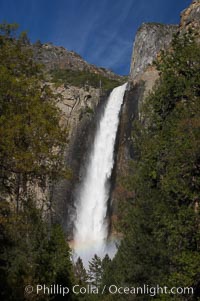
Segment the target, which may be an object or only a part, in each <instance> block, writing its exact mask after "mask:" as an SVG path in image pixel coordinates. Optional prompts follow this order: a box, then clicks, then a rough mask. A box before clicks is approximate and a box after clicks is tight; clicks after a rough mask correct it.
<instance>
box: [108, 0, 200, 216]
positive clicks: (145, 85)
mask: <svg viewBox="0 0 200 301" xmlns="http://www.w3.org/2000/svg"><path fill="white" fill-rule="evenodd" d="M190 28H191V29H193V30H195V31H196V32H197V34H198V35H197V39H198V41H199V42H200V38H199V37H200V35H199V33H200V30H199V29H200V1H199V0H194V1H192V3H191V5H190V6H189V7H188V8H186V9H185V10H184V11H183V12H182V13H181V19H180V24H179V25H164V24H156V23H144V24H142V26H141V27H140V28H139V29H138V32H137V34H136V37H135V41H134V43H133V53H132V58H131V67H130V76H129V88H128V91H127V92H126V95H125V99H124V104H123V108H122V112H121V121H120V127H119V134H118V143H117V147H116V150H117V155H116V157H117V159H116V167H115V175H116V176H115V184H114V189H113V192H112V197H111V198H112V204H113V206H112V207H113V217H112V219H113V220H115V219H116V218H117V216H118V214H119V212H118V203H119V201H120V199H123V197H126V198H127V197H129V195H127V194H130V192H127V191H126V190H125V189H124V187H123V182H122V181H121V178H123V176H126V175H128V174H129V162H130V160H131V158H133V156H134V149H133V147H132V144H131V132H132V130H133V128H132V124H133V121H134V119H135V118H136V116H138V114H139V112H140V107H141V104H142V103H143V102H144V101H145V98H146V96H147V95H148V93H149V92H150V91H151V90H152V88H153V86H154V85H155V82H156V81H157V80H158V78H159V73H158V71H157V70H156V68H155V66H154V65H153V64H152V63H153V61H154V60H156V58H158V57H159V53H160V51H161V50H162V49H163V50H165V49H167V48H170V43H171V41H172V37H173V34H175V33H177V34H180V35H182V34H184V33H185V32H187V31H188V30H189V29H190ZM130 197H132V194H131V195H130Z"/></svg>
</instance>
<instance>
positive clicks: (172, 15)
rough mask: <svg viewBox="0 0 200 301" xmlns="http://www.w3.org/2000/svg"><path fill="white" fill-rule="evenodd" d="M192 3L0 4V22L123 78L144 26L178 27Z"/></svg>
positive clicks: (46, 0)
mask: <svg viewBox="0 0 200 301" xmlns="http://www.w3.org/2000/svg"><path fill="white" fill-rule="evenodd" d="M191 2H192V0H0V22H2V21H4V20H5V21H7V22H8V23H13V22H16V23H18V24H19V25H20V28H21V30H27V31H28V34H29V37H30V39H31V41H32V42H35V41H36V40H38V39H40V40H41V41H42V42H44V43H45V42H52V43H54V44H55V45H58V46H64V47H65V48H67V49H69V50H74V51H76V52H77V53H79V54H80V55H81V56H82V57H83V58H84V59H85V60H86V61H88V62H89V63H92V64H95V65H97V66H102V67H106V68H109V69H112V70H113V71H114V72H116V73H119V74H128V73H129V67H130V58H131V52H132V44H133V40H134V36H135V33H136V31H137V28H138V27H139V26H140V25H141V24H142V23H143V22H161V23H166V24H177V23H179V20H180V12H181V11H182V10H183V9H184V8H186V7H187V6H188V5H189V4H190V3H191Z"/></svg>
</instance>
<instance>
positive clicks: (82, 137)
mask: <svg viewBox="0 0 200 301" xmlns="http://www.w3.org/2000/svg"><path fill="white" fill-rule="evenodd" d="M52 89H53V90H54V91H55V93H59V94H60V96H61V97H60V101H59V102H58V106H59V108H60V109H61V112H62V120H61V123H62V124H63V125H64V126H67V128H68V129H69V133H68V145H67V147H66V150H65V164H66V167H67V168H68V169H69V170H70V172H71V174H72V176H71V178H70V179H68V180H67V179H63V180H61V181H60V182H59V183H56V184H55V185H54V188H53V195H52V198H53V200H54V204H55V206H54V207H55V212H56V219H57V221H58V222H59V223H60V224H61V225H62V227H63V228H64V230H65V232H66V233H67V237H68V238H69V239H72V232H73V231H72V230H73V220H74V217H75V207H74V200H75V195H74V193H75V188H76V186H77V185H78V183H79V181H80V180H81V174H82V170H81V169H82V168H84V162H86V160H87V153H88V150H89V149H90V146H91V145H92V142H93V137H94V131H95V126H96V119H97V118H98V114H99V112H100V111H101V106H102V105H103V104H104V99H106V97H107V95H106V94H105V95H104V94H102V93H101V91H100V89H95V88H92V87H87V88H85V87H82V88H80V87H74V86H68V87H67V88H66V87H64V85H62V86H60V87H58V88H55V87H54V86H52Z"/></svg>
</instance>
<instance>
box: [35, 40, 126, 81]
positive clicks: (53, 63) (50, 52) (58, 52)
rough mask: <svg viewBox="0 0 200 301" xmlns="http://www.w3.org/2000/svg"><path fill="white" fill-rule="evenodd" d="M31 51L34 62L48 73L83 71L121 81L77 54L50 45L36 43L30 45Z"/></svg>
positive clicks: (116, 76)
mask: <svg viewBox="0 0 200 301" xmlns="http://www.w3.org/2000/svg"><path fill="white" fill-rule="evenodd" d="M32 49H33V53H34V57H35V60H36V61H37V62H39V63H42V64H44V65H45V67H46V69H47V70H48V71H49V70H52V69H67V70H73V71H83V70H84V71H88V72H91V73H94V74H99V75H102V76H104V77H107V78H109V79H115V80H121V79H122V78H123V77H122V76H120V75H117V74H115V73H113V72H112V71H110V70H108V69H106V68H101V67H96V66H95V65H92V64H89V63H87V62H86V61H85V60H83V58H82V57H81V56H80V55H79V54H77V53H76V52H74V51H69V50H67V49H65V48H64V47H59V46H55V45H53V44H51V43H46V44H41V43H39V42H37V43H35V44H34V45H32Z"/></svg>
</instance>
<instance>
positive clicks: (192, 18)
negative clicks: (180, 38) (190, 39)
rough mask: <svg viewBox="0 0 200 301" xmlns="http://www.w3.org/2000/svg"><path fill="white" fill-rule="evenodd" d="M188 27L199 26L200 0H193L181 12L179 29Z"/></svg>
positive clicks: (185, 29) (197, 28) (194, 27)
mask: <svg viewBox="0 0 200 301" xmlns="http://www.w3.org/2000/svg"><path fill="white" fill-rule="evenodd" d="M189 28H193V29H196V30H197V32H199V28H200V1H199V0H194V1H193V2H192V4H191V5H190V6H189V7H188V8H186V9H185V10H184V11H183V12H182V13H181V22H180V31H183V32H185V31H187V30H188V29H189Z"/></svg>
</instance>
